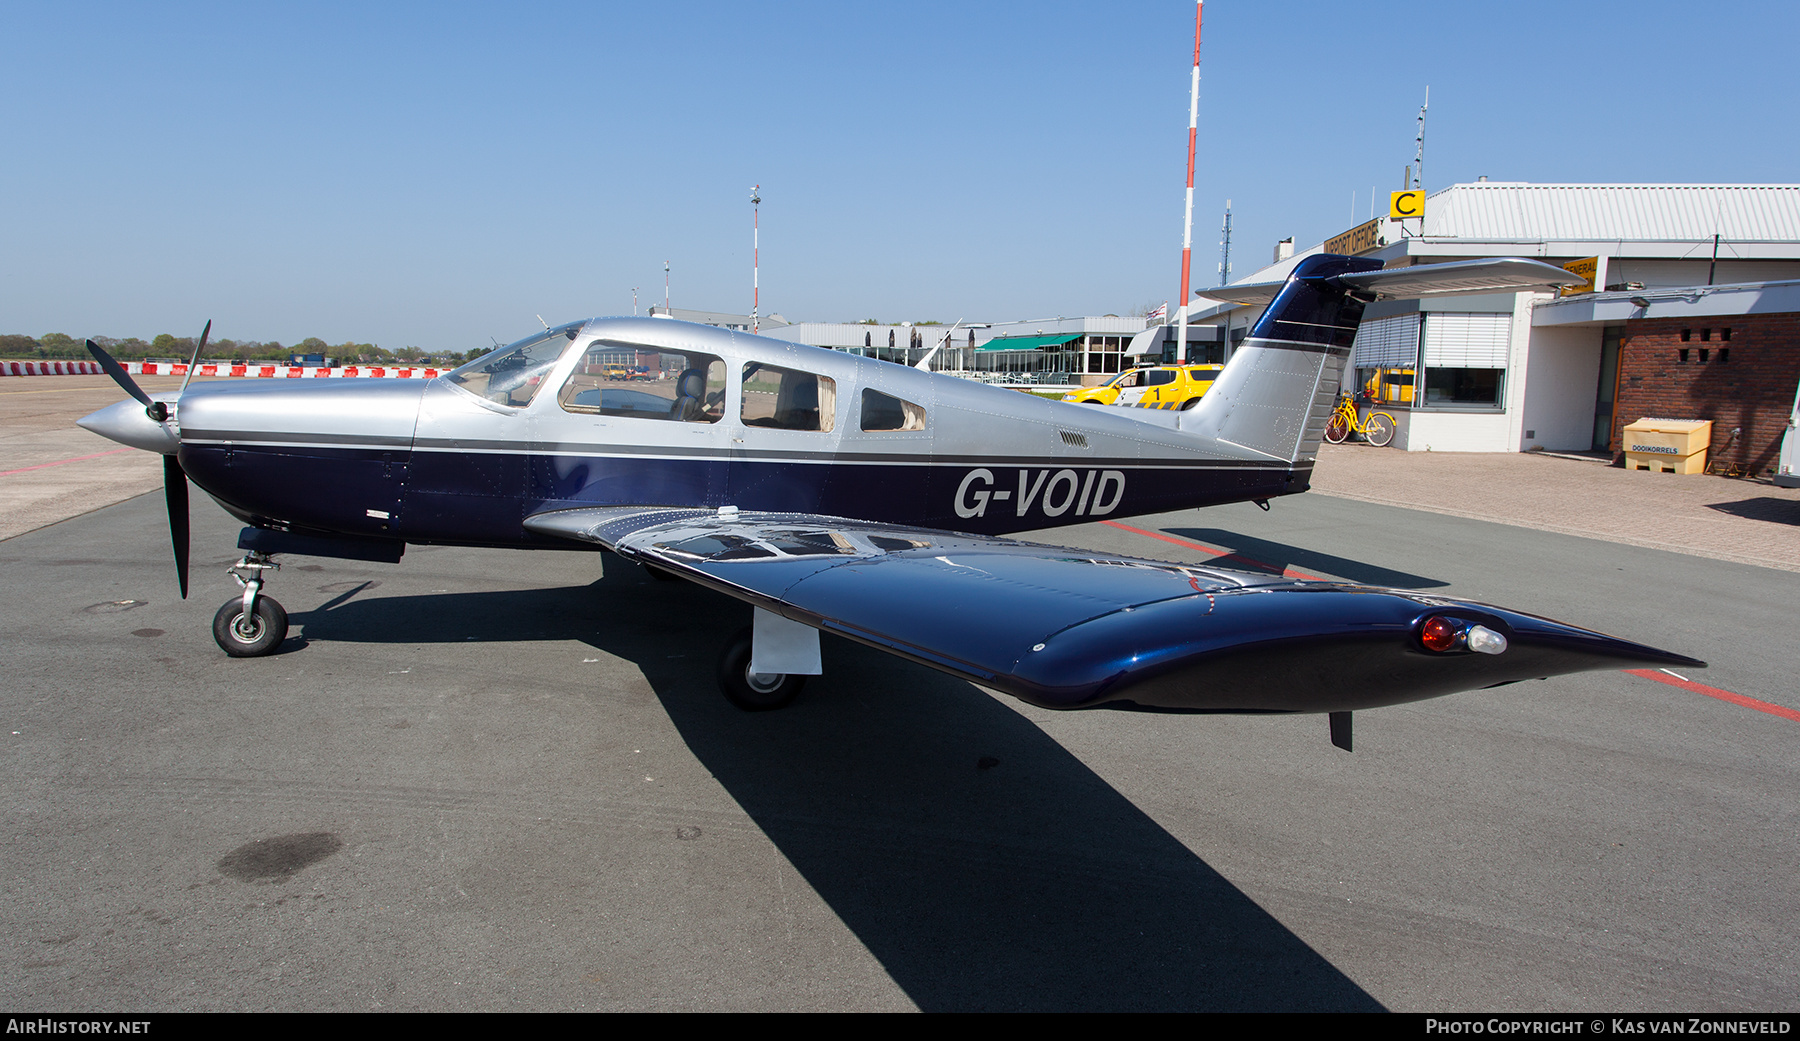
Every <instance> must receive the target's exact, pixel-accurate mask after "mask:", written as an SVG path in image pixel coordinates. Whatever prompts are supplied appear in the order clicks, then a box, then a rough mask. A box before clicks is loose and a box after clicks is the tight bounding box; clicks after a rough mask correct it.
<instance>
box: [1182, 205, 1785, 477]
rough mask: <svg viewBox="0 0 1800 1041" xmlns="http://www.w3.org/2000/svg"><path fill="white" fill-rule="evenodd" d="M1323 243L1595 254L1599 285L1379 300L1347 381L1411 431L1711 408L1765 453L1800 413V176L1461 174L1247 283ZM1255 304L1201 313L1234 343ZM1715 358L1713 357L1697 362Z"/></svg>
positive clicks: (1570, 446)
mask: <svg viewBox="0 0 1800 1041" xmlns="http://www.w3.org/2000/svg"><path fill="white" fill-rule="evenodd" d="M1322 252H1334V253H1352V254H1356V255H1361V256H1368V257H1372V258H1375V259H1379V260H1382V261H1384V262H1385V263H1386V266H1388V267H1404V266H1408V265H1412V264H1429V263H1438V262H1443V261H1452V260H1468V259H1475V258H1481V257H1505V256H1523V257H1532V258H1535V259H1539V260H1544V261H1546V262H1549V263H1552V264H1559V265H1573V267H1574V269H1575V270H1578V271H1579V272H1580V273H1582V274H1584V275H1587V274H1589V273H1590V272H1591V277H1592V282H1591V286H1590V287H1589V288H1588V289H1587V290H1586V291H1581V292H1577V293H1574V294H1569V295H1565V296H1563V297H1561V298H1558V297H1555V296H1552V295H1550V294H1548V293H1506V294H1492V295H1484V296H1467V297H1450V298H1445V299H1440V300H1425V301H1418V300H1407V301H1378V302H1376V303H1374V304H1371V305H1370V306H1369V308H1368V310H1367V312H1366V314H1365V316H1364V323H1363V326H1362V329H1361V331H1360V332H1359V333H1358V335H1357V339H1356V345H1355V348H1354V357H1353V363H1352V366H1351V368H1350V369H1349V370H1348V371H1347V372H1346V377H1345V384H1346V389H1355V388H1360V387H1365V386H1369V385H1370V384H1371V381H1373V383H1374V385H1375V386H1377V387H1379V388H1381V389H1383V390H1384V391H1385V393H1384V397H1386V398H1387V399H1388V400H1386V401H1385V402H1384V407H1386V408H1387V409H1388V410H1389V411H1391V412H1393V413H1394V415H1395V417H1396V418H1397V420H1398V424H1397V425H1398V433H1397V435H1396V437H1395V441H1394V443H1395V444H1396V445H1397V446H1400V447H1404V448H1407V449H1409V450H1412V451H1440V452H1444V451H1450V452H1518V451H1531V450H1534V449H1541V450H1560V451H1570V450H1574V451H1608V450H1611V451H1617V450H1618V444H1619V431H1620V429H1621V428H1622V427H1623V426H1624V425H1625V424H1626V423H1629V422H1632V421H1634V420H1635V419H1638V418H1642V417H1643V415H1657V416H1663V415H1665V413H1672V415H1669V416H1668V417H1667V418H1698V419H1713V420H1715V422H1714V430H1715V440H1714V446H1713V447H1714V451H1715V452H1720V451H1725V452H1727V453H1728V454H1731V455H1733V456H1742V457H1743V458H1742V464H1743V465H1756V464H1757V463H1758V461H1760V460H1762V459H1764V458H1765V457H1772V452H1771V451H1770V446H1771V444H1772V443H1773V442H1772V441H1771V439H1773V440H1774V441H1778V440H1779V432H1780V430H1782V429H1784V428H1785V426H1786V424H1787V421H1788V417H1789V415H1790V413H1791V407H1792V402H1793V400H1794V397H1795V384H1796V379H1800V336H1797V335H1796V322H1795V321H1794V319H1795V318H1796V317H1800V315H1797V312H1800V292H1797V291H1800V185H1785V184H1780V185H1767V184H1760V185H1732V184H1719V185H1713V184H1696V185H1631V184H1524V183H1499V182H1487V181H1481V182H1476V183H1472V184H1458V185H1454V186H1452V187H1450V188H1446V189H1444V190H1442V191H1439V192H1437V193H1435V194H1432V195H1431V196H1430V197H1429V198H1428V199H1427V200H1426V206H1425V214H1424V216H1423V217H1422V218H1418V219H1413V220H1407V221H1391V220H1387V219H1385V218H1383V219H1378V220H1375V221H1371V222H1369V223H1368V224H1365V225H1361V226H1359V227H1357V228H1353V229H1350V230H1349V231H1347V232H1345V233H1344V234H1343V235H1340V236H1336V237H1335V238H1333V239H1330V240H1327V241H1326V242H1323V243H1320V244H1319V245H1318V246H1315V247H1313V248H1312V249H1309V250H1304V251H1301V252H1299V253H1297V254H1295V255H1294V256H1293V257H1291V258H1285V257H1284V258H1283V259H1281V260H1280V261H1278V262H1277V263H1275V264H1272V265H1270V266H1269V267H1266V268H1264V269H1263V270H1261V271H1258V272H1256V273H1255V274H1253V275H1250V276H1249V277H1247V278H1245V279H1242V281H1243V282H1245V283H1257V282H1269V281H1274V280H1277V279H1280V278H1283V277H1285V276H1286V275H1287V273H1288V271H1289V270H1291V269H1292V267H1293V265H1294V264H1295V263H1297V262H1298V260H1299V259H1300V258H1302V257H1305V256H1308V255H1311V254H1314V253H1322ZM1583 262H1585V264H1584V263H1583ZM1246 310H1247V309H1245V308H1242V307H1234V306H1231V305H1228V304H1216V303H1214V302H1212V301H1209V300H1207V299H1206V298H1204V297H1202V298H1200V299H1199V300H1198V301H1196V303H1195V304H1194V305H1193V306H1192V307H1190V309H1189V315H1190V318H1189V321H1190V322H1191V323H1198V324H1200V325H1202V326H1211V327H1212V328H1210V329H1209V330H1208V331H1207V332H1204V333H1202V334H1201V340H1202V341H1203V342H1206V343H1212V342H1218V341H1220V340H1223V339H1227V338H1228V336H1229V334H1226V333H1225V332H1224V327H1225V326H1226V325H1227V323H1236V325H1238V326H1241V325H1243V324H1244V323H1245V321H1246V320H1247V319H1246V317H1245V312H1246ZM1726 336H1729V337H1732V339H1731V341H1730V343H1729V344H1727V343H1726V342H1725V341H1724V340H1722V339H1721V337H1726ZM1229 338H1230V339H1235V338H1236V337H1235V336H1229ZM1664 340H1667V341H1668V343H1667V344H1664V343H1663V341H1664ZM1653 342H1654V346H1653ZM1721 347H1728V348H1729V349H1727V350H1723V351H1721V350H1719V349H1718V348H1721ZM1703 349H1704V351H1705V354H1704V356H1703V355H1702V350H1703ZM1664 355H1667V357H1666V358H1665V357H1664ZM1703 357H1704V360H1703ZM1702 365H1710V366H1712V369H1711V370H1709V372H1710V373H1711V374H1712V375H1709V376H1707V377H1706V378H1704V379H1700V378H1696V377H1695V373H1697V372H1699V371H1701V370H1700V366H1702ZM1726 366H1735V368H1726ZM1749 399H1754V400H1755V401H1756V402H1757V405H1756V406H1755V407H1754V408H1753V409H1749V410H1745V409H1743V408H1739V407H1738V405H1739V404H1741V402H1742V401H1744V400H1749ZM1771 401H1778V402H1780V403H1781V404H1780V405H1779V407H1770V406H1769V405H1768V403H1769V402H1771ZM1643 408H1650V409H1652V411H1650V412H1643V413H1639V414H1633V413H1634V412H1635V411H1637V410H1639V409H1643ZM1746 411H1750V412H1754V413H1755V415H1754V416H1746V415H1744V414H1743V413H1745V412H1746ZM1746 424H1748V426H1747V425H1746ZM1751 428H1754V429H1751ZM1734 429H1737V430H1739V431H1740V433H1739V435H1738V438H1737V440H1736V441H1735V442H1729V443H1728V439H1729V438H1730V435H1731V431H1732V430H1734Z"/></svg>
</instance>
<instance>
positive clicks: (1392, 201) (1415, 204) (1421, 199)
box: [1388, 188, 1425, 220]
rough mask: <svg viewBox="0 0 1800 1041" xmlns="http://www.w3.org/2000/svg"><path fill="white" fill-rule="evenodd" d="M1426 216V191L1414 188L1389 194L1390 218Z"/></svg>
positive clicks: (1403, 218)
mask: <svg viewBox="0 0 1800 1041" xmlns="http://www.w3.org/2000/svg"><path fill="white" fill-rule="evenodd" d="M1423 216H1425V192H1424V191H1423V190H1422V189H1417V188H1415V189H1412V190H1410V191H1404V192H1394V193H1392V194H1390V195H1389V196H1388V220H1406V219H1407V218H1408V217H1423Z"/></svg>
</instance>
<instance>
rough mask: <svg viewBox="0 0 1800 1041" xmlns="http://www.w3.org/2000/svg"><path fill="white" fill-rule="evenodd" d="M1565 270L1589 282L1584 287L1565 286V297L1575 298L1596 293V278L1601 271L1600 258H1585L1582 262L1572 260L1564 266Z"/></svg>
mask: <svg viewBox="0 0 1800 1041" xmlns="http://www.w3.org/2000/svg"><path fill="white" fill-rule="evenodd" d="M1563 270H1564V271H1567V272H1568V273H1569V274H1571V275H1574V276H1575V277H1577V278H1584V279H1586V280H1587V281H1586V282H1585V283H1583V284H1582V285H1578V286H1563V287H1562V295H1563V296H1574V295H1575V294H1577V293H1591V292H1593V291H1594V276H1595V275H1596V274H1598V273H1599V271H1600V258H1599V257H1583V258H1582V259H1580V260H1571V261H1569V262H1568V263H1567V264H1564V265H1563Z"/></svg>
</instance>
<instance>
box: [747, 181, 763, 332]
mask: <svg viewBox="0 0 1800 1041" xmlns="http://www.w3.org/2000/svg"><path fill="white" fill-rule="evenodd" d="M750 209H751V213H752V220H753V224H752V227H751V232H750V334H751V335H752V336H754V335H756V333H757V332H759V331H760V330H761V329H762V322H761V321H760V319H758V317H757V312H758V311H759V310H760V309H761V308H762V185H760V184H756V185H751V187H750Z"/></svg>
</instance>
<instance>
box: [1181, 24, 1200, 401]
mask: <svg viewBox="0 0 1800 1041" xmlns="http://www.w3.org/2000/svg"><path fill="white" fill-rule="evenodd" d="M1205 10H1206V0H1195V3H1194V73H1193V79H1192V83H1191V85H1190V87H1189V89H1188V171H1187V214H1186V216H1185V217H1183V219H1182V225H1181V296H1180V298H1179V300H1180V303H1179V304H1177V306H1178V307H1180V308H1181V320H1180V332H1179V333H1177V334H1176V340H1175V344H1176V346H1175V363H1176V364H1177V365H1179V364H1181V363H1183V362H1185V361H1187V309H1188V273H1189V271H1190V269H1191V266H1192V262H1193V259H1194V142H1195V141H1196V140H1197V139H1198V137H1199V129H1200V16H1201V14H1202V13H1203V12H1204V11H1205Z"/></svg>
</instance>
